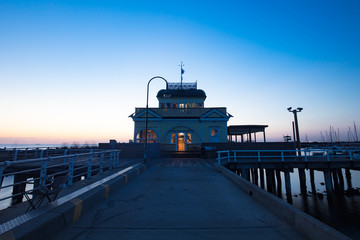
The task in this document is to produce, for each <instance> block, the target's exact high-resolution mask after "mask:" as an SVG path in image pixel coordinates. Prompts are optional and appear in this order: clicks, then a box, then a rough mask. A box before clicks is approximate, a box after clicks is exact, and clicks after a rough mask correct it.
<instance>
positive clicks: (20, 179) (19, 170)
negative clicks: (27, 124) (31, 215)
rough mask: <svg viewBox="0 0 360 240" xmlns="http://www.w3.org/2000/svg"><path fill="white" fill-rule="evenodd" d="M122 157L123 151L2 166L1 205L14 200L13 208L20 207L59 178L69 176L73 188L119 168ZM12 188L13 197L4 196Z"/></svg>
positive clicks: (1, 164) (18, 162)
mask: <svg viewBox="0 0 360 240" xmlns="http://www.w3.org/2000/svg"><path fill="white" fill-rule="evenodd" d="M119 157H120V150H108V151H99V152H90V153H80V154H71V155H62V156H52V157H46V158H37V159H27V160H18V161H4V162H0V180H1V184H0V186H1V187H0V202H2V201H4V200H6V199H9V198H12V201H13V204H16V203H19V202H21V201H22V199H23V195H24V193H25V192H29V191H30V190H31V189H35V188H38V187H39V186H46V185H47V184H48V182H49V180H51V179H55V178H56V177H59V176H64V175H67V176H68V182H67V185H68V186H70V185H72V184H73V182H75V181H77V180H81V179H82V178H89V177H91V176H93V175H95V174H101V173H102V172H103V171H105V170H111V169H113V168H116V167H118V166H119ZM9 177H13V178H14V180H13V182H12V183H6V184H3V180H4V178H9ZM4 182H5V181H4ZM29 186H30V187H29ZM9 188H12V189H13V191H12V194H2V192H9V191H7V189H9Z"/></svg>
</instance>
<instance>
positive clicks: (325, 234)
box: [215, 165, 351, 240]
mask: <svg viewBox="0 0 360 240" xmlns="http://www.w3.org/2000/svg"><path fill="white" fill-rule="evenodd" d="M215 168H216V169H217V170H218V171H219V172H220V173H222V174H223V175H225V176H226V177H228V178H229V179H230V180H232V181H233V182H234V183H235V184H236V185H238V186H239V187H240V188H241V189H242V190H244V191H245V192H247V193H249V195H251V196H252V197H253V198H254V199H255V200H257V201H258V202H260V203H261V204H262V205H264V206H266V207H267V208H269V209H270V210H271V211H272V212H274V213H275V214H276V215H277V216H279V217H280V218H281V219H283V220H285V221H286V222H288V223H289V224H290V225H292V226H293V227H295V228H296V229H297V230H298V231H300V232H301V233H302V234H304V235H305V236H306V237H308V238H310V239H329V240H330V239H331V240H332V239H333V240H335V239H336V240H338V239H351V238H349V237H348V236H346V235H344V234H342V233H340V232H339V231H337V230H335V229H334V228H332V227H330V226H328V225H326V224H325V223H322V222H321V221H319V220H317V219H315V218H314V217H312V216H310V215H308V214H306V213H304V212H302V211H301V210H299V209H297V208H296V207H294V206H292V205H290V204H288V203H287V202H285V201H283V200H281V199H280V198H278V197H276V196H274V195H272V194H271V193H268V192H267V191H265V190H263V189H262V188H260V187H258V186H257V185H255V184H252V183H251V182H249V181H247V180H245V179H243V178H241V177H240V176H238V175H236V174H235V173H233V172H231V171H230V170H229V169H227V168H225V167H223V166H219V165H216V166H215Z"/></svg>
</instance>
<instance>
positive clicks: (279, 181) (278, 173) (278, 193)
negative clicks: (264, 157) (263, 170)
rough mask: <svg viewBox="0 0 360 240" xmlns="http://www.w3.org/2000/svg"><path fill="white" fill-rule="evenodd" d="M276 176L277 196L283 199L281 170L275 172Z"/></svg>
mask: <svg viewBox="0 0 360 240" xmlns="http://www.w3.org/2000/svg"><path fill="white" fill-rule="evenodd" d="M275 174H276V188H277V189H276V190H277V195H278V196H279V197H281V195H282V189H281V175H280V170H275Z"/></svg>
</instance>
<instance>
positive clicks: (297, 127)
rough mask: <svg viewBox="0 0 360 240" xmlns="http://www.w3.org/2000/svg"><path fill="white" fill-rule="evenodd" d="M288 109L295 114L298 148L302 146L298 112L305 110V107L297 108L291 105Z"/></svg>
mask: <svg viewBox="0 0 360 240" xmlns="http://www.w3.org/2000/svg"><path fill="white" fill-rule="evenodd" d="M287 110H288V111H289V112H292V113H293V114H294V121H295V133H296V148H297V149H300V147H301V146H300V135H299V124H298V118H297V113H298V112H301V111H302V110H303V108H300V107H298V108H297V109H292V107H289V108H287ZM294 140H295V139H294Z"/></svg>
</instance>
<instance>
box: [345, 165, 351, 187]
mask: <svg viewBox="0 0 360 240" xmlns="http://www.w3.org/2000/svg"><path fill="white" fill-rule="evenodd" d="M345 177H346V184H347V190H350V189H352V182H351V172H350V169H348V168H347V169H345Z"/></svg>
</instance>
